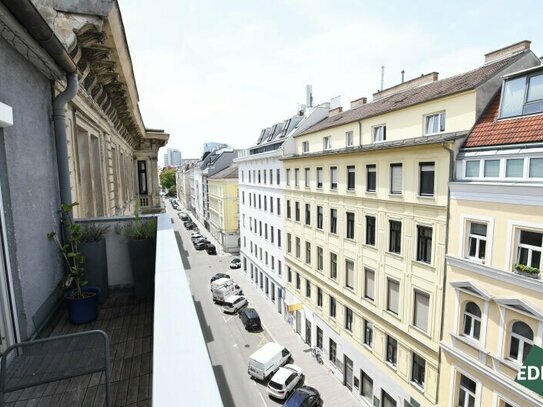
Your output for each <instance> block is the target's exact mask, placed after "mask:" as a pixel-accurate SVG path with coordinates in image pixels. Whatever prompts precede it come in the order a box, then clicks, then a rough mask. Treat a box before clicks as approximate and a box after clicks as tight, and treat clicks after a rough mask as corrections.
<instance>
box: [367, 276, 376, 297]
mask: <svg viewBox="0 0 543 407" xmlns="http://www.w3.org/2000/svg"><path fill="white" fill-rule="evenodd" d="M374 292H375V273H374V272H373V270H368V269H366V296H367V297H370V298H372V299H373V298H374Z"/></svg>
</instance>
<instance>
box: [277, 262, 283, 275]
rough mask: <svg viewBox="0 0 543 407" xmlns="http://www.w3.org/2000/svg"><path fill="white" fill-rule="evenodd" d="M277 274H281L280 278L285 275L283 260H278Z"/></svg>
mask: <svg viewBox="0 0 543 407" xmlns="http://www.w3.org/2000/svg"><path fill="white" fill-rule="evenodd" d="M277 274H279V277H281V275H282V274H283V268H282V264H281V260H277Z"/></svg>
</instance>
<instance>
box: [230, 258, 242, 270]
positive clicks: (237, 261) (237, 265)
mask: <svg viewBox="0 0 543 407" xmlns="http://www.w3.org/2000/svg"><path fill="white" fill-rule="evenodd" d="M230 268H231V269H239V268H241V260H240V259H238V258H235V259H233V260H232V261H231V262H230Z"/></svg>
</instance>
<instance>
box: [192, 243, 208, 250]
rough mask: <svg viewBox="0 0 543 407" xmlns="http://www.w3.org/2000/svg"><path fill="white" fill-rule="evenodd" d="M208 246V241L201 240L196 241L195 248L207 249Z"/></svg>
mask: <svg viewBox="0 0 543 407" xmlns="http://www.w3.org/2000/svg"><path fill="white" fill-rule="evenodd" d="M206 246H207V243H206V242H201V241H200V242H196V243H194V248H195V249H196V250H205V248H206Z"/></svg>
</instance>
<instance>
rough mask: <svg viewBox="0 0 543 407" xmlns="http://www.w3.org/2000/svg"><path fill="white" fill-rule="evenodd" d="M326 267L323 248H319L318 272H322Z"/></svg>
mask: <svg viewBox="0 0 543 407" xmlns="http://www.w3.org/2000/svg"><path fill="white" fill-rule="evenodd" d="M323 267H324V251H323V249H322V247H319V246H317V270H318V271H322V270H323Z"/></svg>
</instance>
